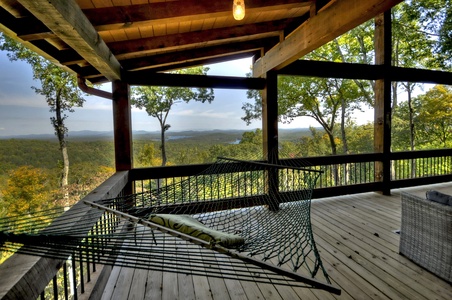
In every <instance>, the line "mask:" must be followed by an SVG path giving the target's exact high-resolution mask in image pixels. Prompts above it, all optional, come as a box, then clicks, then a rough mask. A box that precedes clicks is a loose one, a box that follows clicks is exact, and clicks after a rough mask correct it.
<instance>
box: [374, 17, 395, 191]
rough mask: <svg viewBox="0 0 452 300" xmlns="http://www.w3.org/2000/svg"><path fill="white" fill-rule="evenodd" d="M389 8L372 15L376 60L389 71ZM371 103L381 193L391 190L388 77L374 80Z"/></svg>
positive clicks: (389, 83)
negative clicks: (381, 12) (373, 16)
mask: <svg viewBox="0 0 452 300" xmlns="http://www.w3.org/2000/svg"><path fill="white" fill-rule="evenodd" d="M391 28H392V25H391V12H390V11H386V12H384V13H383V14H380V15H378V16H377V17H376V18H375V39H374V44H375V64H377V65H381V66H382V67H384V68H385V69H387V70H388V71H389V69H390V67H391V55H392V31H391ZM374 89H375V105H374V151H375V152H376V153H382V154H383V158H382V160H381V161H377V162H375V181H377V182H382V183H383V185H382V186H383V190H382V191H381V192H382V193H383V194H384V195H390V194H391V187H390V184H391V173H390V172H391V156H390V155H391V116H392V113H391V102H392V101H391V79H390V78H382V79H378V80H376V81H375V88H374Z"/></svg>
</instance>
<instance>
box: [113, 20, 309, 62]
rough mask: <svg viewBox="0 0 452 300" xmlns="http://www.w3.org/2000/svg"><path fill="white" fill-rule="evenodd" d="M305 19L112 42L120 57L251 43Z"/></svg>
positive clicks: (115, 51) (274, 34) (116, 53)
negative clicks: (198, 47) (185, 48)
mask: <svg viewBox="0 0 452 300" xmlns="http://www.w3.org/2000/svg"><path fill="white" fill-rule="evenodd" d="M302 20H303V18H293V19H287V20H277V21H271V22H263V23H256V24H245V25H240V26H234V27H224V28H218V29H209V30H203V31H195V32H186V33H176V34H169V35H166V36H154V37H149V38H143V39H133V40H128V41H119V42H112V43H108V46H109V47H110V49H111V50H112V52H113V53H114V54H115V55H116V56H117V57H120V56H121V55H122V54H124V53H134V52H144V53H152V52H153V51H154V52H159V51H162V50H163V51H166V50H168V49H172V48H175V47H179V48H180V47H184V46H189V45H194V46H195V47H196V45H197V44H208V45H214V44H227V43H230V42H235V41H236V40H238V41H248V40H252V39H259V38H262V37H263V36H262V35H264V36H266V37H268V36H279V34H280V32H281V31H283V30H284V29H285V28H286V27H287V26H288V25H291V24H293V23H295V24H300V22H301V21H302Z"/></svg>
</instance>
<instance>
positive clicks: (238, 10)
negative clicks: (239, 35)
mask: <svg viewBox="0 0 452 300" xmlns="http://www.w3.org/2000/svg"><path fill="white" fill-rule="evenodd" d="M232 15H233V16H234V19H236V20H237V21H240V20H242V19H243V18H244V17H245V0H233V2H232Z"/></svg>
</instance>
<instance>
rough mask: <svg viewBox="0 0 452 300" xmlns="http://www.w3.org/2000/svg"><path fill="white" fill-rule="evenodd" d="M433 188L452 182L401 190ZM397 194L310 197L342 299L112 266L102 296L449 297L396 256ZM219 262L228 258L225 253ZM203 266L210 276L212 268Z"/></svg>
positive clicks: (448, 290) (446, 287)
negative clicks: (209, 271) (313, 198)
mask: <svg viewBox="0 0 452 300" xmlns="http://www.w3.org/2000/svg"><path fill="white" fill-rule="evenodd" d="M428 189H437V190H439V191H442V192H448V193H450V194H452V183H447V184H438V185H435V186H425V187H416V188H406V189H404V190H407V191H410V192H412V193H413V194H418V195H422V194H425V191H426V190H428ZM400 191H401V190H394V191H392V195H391V196H383V195H380V194H378V193H365V194H356V195H349V196H340V197H331V198H324V199H316V200H313V201H312V210H311V216H312V227H313V231H314V235H315V240H316V243H317V247H318V249H319V251H320V255H321V257H322V260H323V264H324V266H325V268H326V269H327V272H328V274H329V276H330V278H331V281H332V283H333V285H335V286H338V287H340V288H341V289H342V295H340V296H337V295H333V294H330V293H328V292H325V291H322V290H317V289H308V288H298V287H290V286H281V285H279V286H274V285H270V284H262V283H255V282H248V281H246V282H241V281H238V280H237V281H236V280H233V279H221V278H214V277H208V276H191V275H187V274H176V273H168V272H161V271H143V270H135V271H134V270H132V269H128V270H126V269H127V268H121V267H114V268H113V271H112V273H111V276H110V279H109V281H108V283H107V287H106V290H105V291H104V294H103V296H104V297H103V299H110V298H115V296H118V297H119V296H120V297H122V299H200V300H203V299H232V300H235V299H240V300H242V299H243V300H246V299H272V300H277V299H308V300H309V299H312V300H316V299H322V300H323V299H341V300H343V299H439V300H441V299H444V300H445V299H452V285H450V284H449V283H447V282H445V281H443V280H441V279H439V278H438V277H436V276H435V275H433V274H431V273H430V272H428V271H426V270H424V269H422V268H420V267H419V266H417V265H416V264H414V263H413V262H411V261H410V260H409V259H407V258H405V257H403V256H402V255H400V254H399V253H398V248H399V240H400V237H399V235H398V234H397V233H396V232H395V231H396V230H398V229H400V213H401V212H400V210H401V203H400ZM181 247H183V243H181ZM186 254H187V255H189V254H190V253H189V252H187V253H186ZM218 261H219V262H221V263H225V260H224V258H223V257H222V256H218ZM226 264H227V261H226ZM204 268H205V270H206V273H207V274H208V269H209V266H204ZM125 295H128V296H125ZM127 297H128V298H127Z"/></svg>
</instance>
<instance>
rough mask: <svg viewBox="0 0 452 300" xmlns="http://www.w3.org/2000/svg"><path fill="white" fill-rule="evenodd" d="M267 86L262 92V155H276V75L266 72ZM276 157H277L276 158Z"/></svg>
mask: <svg viewBox="0 0 452 300" xmlns="http://www.w3.org/2000/svg"><path fill="white" fill-rule="evenodd" d="M266 79H267V86H266V87H265V89H264V90H263V91H262V134H263V135H264V136H263V143H264V144H263V147H264V149H263V150H264V155H266V157H265V158H266V159H271V158H270V157H269V155H271V156H273V157H274V154H276V155H278V75H277V74H276V73H275V72H268V73H267V76H266ZM276 157H277V156H276Z"/></svg>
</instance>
